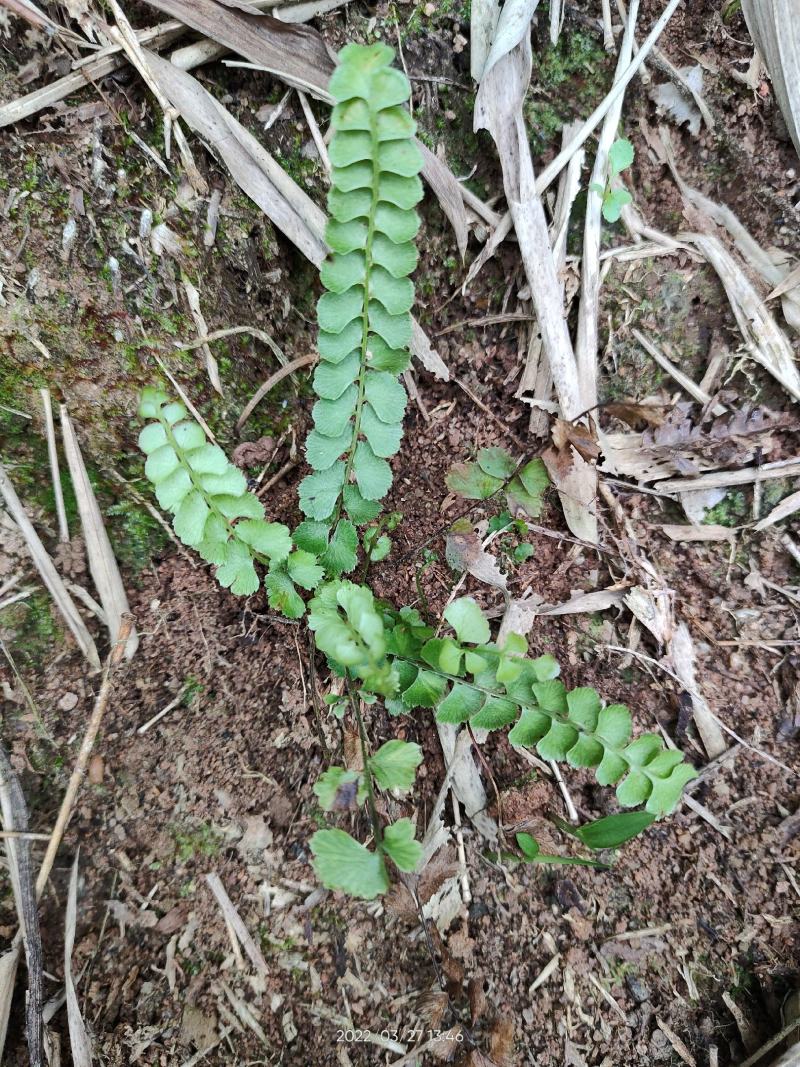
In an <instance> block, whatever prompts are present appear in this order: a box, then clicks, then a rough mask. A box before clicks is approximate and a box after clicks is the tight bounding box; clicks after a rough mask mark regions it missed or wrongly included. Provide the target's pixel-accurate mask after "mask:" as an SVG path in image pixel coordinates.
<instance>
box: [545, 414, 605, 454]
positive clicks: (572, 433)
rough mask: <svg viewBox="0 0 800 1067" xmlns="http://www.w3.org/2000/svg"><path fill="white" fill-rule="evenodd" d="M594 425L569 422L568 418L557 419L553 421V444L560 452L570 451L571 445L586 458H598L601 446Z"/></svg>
mask: <svg viewBox="0 0 800 1067" xmlns="http://www.w3.org/2000/svg"><path fill="white" fill-rule="evenodd" d="M593 431H594V428H593V426H591V425H590V426H581V425H580V423H575V422H567V421H566V419H556V420H555V422H554V423H553V429H552V430H551V435H552V438H553V444H554V445H555V447H556V448H557V449H558V451H559V452H565V451H568V449H569V446H570V445H572V447H573V448H574V449H575V450H576V451H577V452H579V453H580V454H581V455H582V456H583V458H584V459H586V460H593V459H597V458H598V456H599V455H600V446H599V445H598V443H597V438H596V437H595V435H594V432H593Z"/></svg>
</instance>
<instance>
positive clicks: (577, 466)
mask: <svg viewBox="0 0 800 1067" xmlns="http://www.w3.org/2000/svg"><path fill="white" fill-rule="evenodd" d="M542 459H543V460H544V464H545V466H546V467H547V473H548V474H549V475H550V478H551V480H552V482H553V485H555V487H556V489H557V490H558V498H559V500H560V501H561V507H562V508H563V509H564V518H565V519H566V521H567V526H569V528H570V530H571V531H572V533H573V534H574V535H575V536H576V537H580V538H581V539H582V540H583V541H588V542H589V543H590V544H593V545H596V544H597V542H598V540H599V536H600V534H599V531H598V527H597V468H596V467H595V465H594V464H593V463H588V462H587V461H586V460H585V459H584V458H583V456H582V455H581V454H580V452H578V450H577V449H576V448H575V447H573V446H572V445H569V446H568V447H567V448H564V449H562V450H561V451H557V450H556V449H555V448H548V449H547V450H546V451H545V452H544V453H543V455H542Z"/></svg>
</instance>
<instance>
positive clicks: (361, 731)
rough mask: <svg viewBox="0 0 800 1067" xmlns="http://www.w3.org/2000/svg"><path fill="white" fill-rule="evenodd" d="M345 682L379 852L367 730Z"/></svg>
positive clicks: (378, 824) (380, 836) (379, 834)
mask: <svg viewBox="0 0 800 1067" xmlns="http://www.w3.org/2000/svg"><path fill="white" fill-rule="evenodd" d="M346 684H347V695H348V697H349V698H350V707H351V708H352V709H353V715H354V716H355V720H356V724H357V726H358V738H359V741H360V742H361V761H362V763H363V764H364V781H365V782H366V785H367V806H368V808H369V820H370V822H371V823H372V834H373V837H374V838H375V847H376V848H377V849H378V851H379V852H383V851H384V849H383V829H382V828H381V822H380V819H379V817H378V809H377V807H376V806H375V789H374V786H373V784H372V772H371V771H370V769H369V742H368V740H367V731H366V728H365V727H364V719H363V717H362V715H361V708H360V707H359V706H358V694H355V693H353V689H352V686H351V685H350V683H349V682H347V683H346Z"/></svg>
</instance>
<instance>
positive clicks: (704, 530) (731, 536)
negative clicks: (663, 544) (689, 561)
mask: <svg viewBox="0 0 800 1067" xmlns="http://www.w3.org/2000/svg"><path fill="white" fill-rule="evenodd" d="M658 529H659V530H661V532H662V533H664V534H666V535H667V537H668V538H669V539H670V541H727V542H728V543H729V544H731V543H732V542H733V541H735V540H736V534H735V533H734V532H733V530H731V529H730V528H729V527H728V526H718V525H716V523H709V524H708V526H681V525H677V526H676V525H674V524H671V523H665V524H664V525H663V526H659V527H658ZM756 529H758V527H756Z"/></svg>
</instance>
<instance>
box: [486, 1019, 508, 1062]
mask: <svg viewBox="0 0 800 1067" xmlns="http://www.w3.org/2000/svg"><path fill="white" fill-rule="evenodd" d="M489 1054H490V1055H491V1057H492V1059H493V1060H494V1062H495V1063H496V1064H497V1067H511V1064H512V1062H513V1060H512V1057H513V1054H514V1020H513V1019H512V1018H510V1017H509V1016H504V1017H503V1018H501V1019H498V1020H497V1021H496V1022H495V1023H494V1025H493V1026H492V1029H491V1031H490V1033H489Z"/></svg>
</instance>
